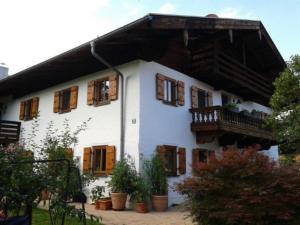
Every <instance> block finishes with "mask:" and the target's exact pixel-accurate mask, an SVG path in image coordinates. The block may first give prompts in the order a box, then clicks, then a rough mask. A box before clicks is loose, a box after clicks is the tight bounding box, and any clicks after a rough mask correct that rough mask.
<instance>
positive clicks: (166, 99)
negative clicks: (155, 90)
mask: <svg viewBox="0 0 300 225" xmlns="http://www.w3.org/2000/svg"><path fill="white" fill-rule="evenodd" d="M164 100H165V101H168V81H167V80H165V81H164Z"/></svg>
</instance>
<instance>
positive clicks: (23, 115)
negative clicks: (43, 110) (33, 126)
mask: <svg viewBox="0 0 300 225" xmlns="http://www.w3.org/2000/svg"><path fill="white" fill-rule="evenodd" d="M38 104H39V98H38V97H34V98H32V99H28V100H26V101H22V102H21V103H20V115H19V119H20V120H24V121H27V120H32V119H33V118H35V117H37V115H38Z"/></svg>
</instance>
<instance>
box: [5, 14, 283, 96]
mask: <svg viewBox="0 0 300 225" xmlns="http://www.w3.org/2000/svg"><path fill="white" fill-rule="evenodd" d="M95 29H96V28H95ZM229 30H231V31H230V32H231V33H232V34H233V35H232V37H231V38H233V42H234V43H235V42H236V43H239V42H241V41H243V42H245V43H246V45H247V48H248V49H249V53H247V54H248V55H247V57H248V58H247V60H248V64H249V67H251V68H252V69H255V70H256V72H258V73H260V74H262V75H263V76H265V77H267V78H268V79H269V80H270V82H271V81H273V80H274V79H275V77H276V76H278V74H279V72H280V71H282V70H283V68H284V67H285V62H284V60H283V58H282V56H281V55H280V53H279V52H278V50H277V48H276V46H275V44H274V43H273V41H272V39H271V38H270V36H269V35H268V33H267V31H266V29H265V28H264V26H263V24H262V23H261V22H260V21H253V20H239V19H224V18H207V17H192V16H177V15H161V14H148V15H146V16H145V17H143V18H140V19H138V20H136V21H134V22H132V23H130V24H127V25H125V26H123V27H121V28H119V29H116V30H114V31H112V32H110V33H107V34H105V35H103V36H101V37H98V38H96V39H94V41H95V43H96V50H97V52H98V53H99V54H100V55H101V56H102V57H104V58H105V59H106V60H107V61H109V62H110V63H111V64H113V65H120V64H123V63H126V62H129V61H132V60H134V59H143V60H146V61H157V62H159V63H162V64H165V65H167V66H171V67H173V68H174V69H177V70H180V71H182V72H186V73H187V74H189V73H188V70H185V69H184V67H185V66H186V65H187V64H188V63H185V62H187V61H188V53H189V52H190V51H193V48H196V47H197V46H198V45H199V44H200V43H205V42H209V41H212V40H220V43H221V42H222V41H224V40H228V38H229V37H228V31H229ZM179 42H180V44H179V45H178V43H179ZM227 42H228V41H227ZM227 42H226V43H225V42H224V46H226V45H228V43H227ZM173 43H174V45H173ZM184 43H185V45H184ZM170 46H171V47H170ZM172 46H173V50H174V49H175V51H177V52H179V51H182V52H185V53H187V54H182V55H184V57H185V58H184V59H182V58H178V59H180V63H177V62H176V59H174V60H173V62H172V57H171V55H170V54H167V53H168V51H170V48H172ZM174 46H175V47H174ZM178 46H179V48H181V50H176V49H179V48H178ZM230 48H233V49H234V48H235V45H234V44H233V45H232V46H231V47H230ZM172 55H174V54H172ZM175 55H176V54H175ZM178 59H177V61H178ZM180 64H182V65H180ZM173 65H174V66H173ZM103 69H105V66H104V65H102V64H101V63H99V62H98V61H96V60H95V59H94V58H93V56H92V55H91V53H90V42H87V43H84V44H82V45H80V46H78V47H76V48H73V49H71V50H69V51H67V52H64V53H62V54H60V55H58V56H55V57H53V58H50V59H48V60H46V61H44V62H42V63H39V64H37V65H35V66H32V67H29V68H27V69H25V70H23V71H21V72H18V73H16V74H14V75H12V76H9V77H8V78H6V79H4V80H1V81H0V96H3V95H13V96H14V97H19V96H23V95H25V94H28V93H31V92H34V91H38V90H42V89H44V88H47V87H50V86H53V85H56V84H59V83H62V82H65V81H68V80H71V79H74V78H77V77H80V76H83V75H86V74H89V73H93V72H96V71H99V70H103Z"/></svg>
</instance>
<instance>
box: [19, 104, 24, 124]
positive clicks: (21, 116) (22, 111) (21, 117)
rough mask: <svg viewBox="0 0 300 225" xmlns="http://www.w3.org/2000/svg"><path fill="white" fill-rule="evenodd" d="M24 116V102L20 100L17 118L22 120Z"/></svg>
mask: <svg viewBox="0 0 300 225" xmlns="http://www.w3.org/2000/svg"><path fill="white" fill-rule="evenodd" d="M24 117H25V102H24V101H22V102H20V113H19V120H24Z"/></svg>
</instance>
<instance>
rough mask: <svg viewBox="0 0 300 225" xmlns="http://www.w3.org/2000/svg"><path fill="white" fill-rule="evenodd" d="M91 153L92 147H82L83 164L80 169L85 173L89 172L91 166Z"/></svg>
mask: <svg viewBox="0 0 300 225" xmlns="http://www.w3.org/2000/svg"><path fill="white" fill-rule="evenodd" d="M91 155H92V148H90V147H88V148H84V149H83V165H82V170H83V172H85V173H89V171H90V168H91Z"/></svg>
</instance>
